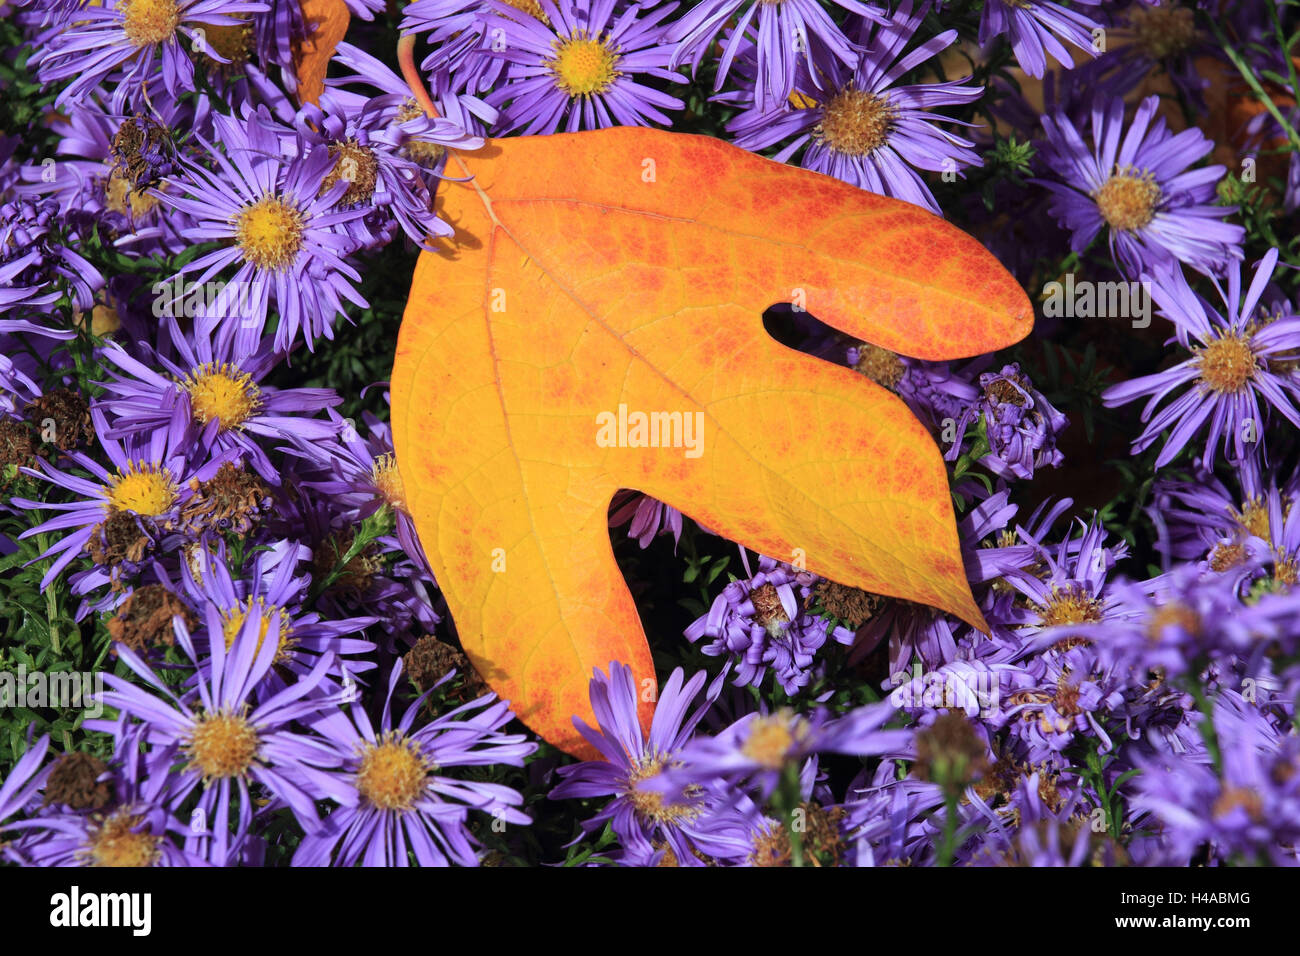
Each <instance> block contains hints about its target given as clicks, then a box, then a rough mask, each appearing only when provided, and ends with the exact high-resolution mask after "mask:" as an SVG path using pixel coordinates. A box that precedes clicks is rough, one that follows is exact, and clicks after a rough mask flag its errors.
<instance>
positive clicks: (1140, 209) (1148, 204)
mask: <svg viewBox="0 0 1300 956" xmlns="http://www.w3.org/2000/svg"><path fill="white" fill-rule="evenodd" d="M1159 105H1160V98H1159V97H1157V96H1149V97H1147V98H1146V99H1145V100H1143V101H1142V104H1141V105H1140V106H1139V107H1138V110H1137V113H1136V114H1135V115H1134V117H1133V121H1132V122H1131V123H1130V124H1129V125H1128V129H1127V131H1125V129H1124V101H1123V100H1122V99H1120V98H1118V97H1116V98H1112V99H1110V100H1109V102H1108V103H1107V104H1106V105H1104V106H1103V105H1101V104H1100V103H1098V104H1095V105H1094V106H1093V108H1092V143H1093V145H1092V149H1091V150H1089V148H1088V146H1087V145H1086V144H1085V143H1084V141H1083V139H1082V138H1081V137H1080V136H1079V133H1078V131H1077V130H1076V129H1075V126H1074V124H1073V123H1072V122H1071V121H1070V120H1069V118H1068V117H1066V116H1065V115H1064V114H1063V113H1056V114H1054V115H1051V116H1044V117H1043V129H1044V131H1045V132H1046V134H1047V139H1046V141H1045V143H1044V144H1043V147H1042V150H1041V151H1040V153H1039V155H1040V156H1041V157H1042V159H1043V162H1044V163H1046V164H1047V167H1048V168H1049V169H1050V170H1051V171H1052V172H1054V173H1055V174H1056V175H1057V176H1059V177H1060V178H1061V180H1062V182H1054V181H1052V180H1035V182H1037V183H1039V184H1040V185H1042V186H1045V187H1046V188H1047V189H1049V190H1051V191H1052V193H1053V194H1054V195H1055V200H1054V202H1053V203H1052V205H1051V207H1050V212H1051V213H1052V215H1053V216H1055V217H1056V219H1057V221H1058V222H1059V223H1060V224H1061V226H1062V227H1063V228H1065V229H1068V230H1070V232H1071V234H1072V235H1071V248H1073V250H1074V251H1075V252H1080V253H1081V252H1083V251H1084V250H1085V249H1087V248H1088V246H1089V245H1090V244H1091V243H1092V241H1093V239H1094V238H1096V236H1097V233H1099V232H1100V231H1101V230H1102V229H1103V228H1105V229H1106V230H1107V234H1108V241H1109V242H1110V251H1111V255H1112V256H1113V257H1114V258H1115V261H1116V262H1117V263H1118V264H1119V265H1120V267H1121V268H1122V269H1124V270H1125V271H1126V272H1128V273H1129V274H1130V275H1131V276H1132V277H1134V278H1136V277H1138V276H1141V275H1143V274H1145V273H1154V272H1157V271H1165V270H1168V269H1170V268H1173V267H1174V266H1175V265H1176V263H1177V262H1179V261H1181V262H1185V263H1188V264H1189V265H1191V266H1192V267H1193V268H1195V269H1198V270H1200V271H1202V272H1207V273H1208V272H1218V271H1221V270H1222V269H1223V268H1224V267H1225V266H1226V265H1227V264H1228V263H1229V262H1231V261H1232V260H1234V259H1240V258H1241V244H1242V241H1243V239H1244V237H1245V230H1243V229H1242V227H1241V226H1237V225H1230V224H1228V223H1226V222H1223V221H1222V220H1223V219H1224V218H1225V217H1227V216H1230V215H1231V214H1232V213H1233V212H1234V209H1233V208H1232V207H1228V206H1216V205H1213V202H1214V198H1215V183H1217V182H1218V181H1219V180H1220V179H1221V178H1222V177H1223V174H1224V167H1222V166H1204V167H1200V168H1197V169H1192V170H1189V169H1188V166H1190V165H1191V164H1192V163H1194V162H1196V161H1197V160H1199V159H1201V158H1203V157H1205V156H1206V155H1208V154H1209V153H1210V151H1211V150H1212V149H1213V148H1214V142H1213V141H1212V140H1210V139H1209V138H1208V137H1207V136H1205V134H1203V133H1202V132H1201V131H1200V130H1198V129H1196V128H1195V127H1193V128H1191V129H1186V130H1183V131H1182V132H1180V133H1171V132H1170V131H1169V129H1168V128H1167V126H1166V125H1165V121H1164V119H1162V118H1160V117H1158V116H1156V110H1157V109H1158V107H1159Z"/></svg>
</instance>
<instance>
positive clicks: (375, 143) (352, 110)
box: [294, 80, 483, 248]
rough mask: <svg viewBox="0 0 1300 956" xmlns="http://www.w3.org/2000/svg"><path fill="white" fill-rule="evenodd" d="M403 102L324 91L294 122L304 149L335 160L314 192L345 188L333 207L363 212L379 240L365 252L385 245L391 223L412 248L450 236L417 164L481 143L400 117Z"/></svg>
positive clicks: (402, 98)
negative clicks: (340, 184)
mask: <svg viewBox="0 0 1300 956" xmlns="http://www.w3.org/2000/svg"><path fill="white" fill-rule="evenodd" d="M372 82H373V80H372ZM409 99H410V96H409V94H408V95H395V94H386V95H383V96H377V97H374V98H371V99H361V98H359V97H357V96H356V95H355V94H352V93H347V92H344V91H341V90H329V91H326V92H325V93H323V94H321V97H320V105H319V106H317V105H313V104H306V105H304V106H303V107H302V109H300V110H299V111H298V114H297V115H296V117H295V120H294V125H295V128H296V129H297V130H298V133H299V134H300V135H301V137H302V140H303V142H304V143H306V144H307V145H308V147H310V146H312V145H317V144H322V143H323V144H325V145H326V147H327V148H328V150H329V153H330V155H331V156H333V157H335V160H334V168H333V169H332V170H331V171H330V173H329V174H328V175H327V176H326V177H325V179H324V181H323V182H322V184H321V188H322V189H329V188H330V187H331V186H333V185H334V183H335V182H337V181H339V180H343V181H346V182H347V183H348V189H347V191H346V192H345V193H344V194H343V195H342V196H340V197H339V199H338V206H339V207H340V208H348V207H361V208H364V209H366V210H367V211H368V215H367V217H366V218H365V219H364V220H362V222H363V223H365V224H368V225H372V226H373V228H374V229H375V231H376V232H377V233H379V235H377V236H375V237H372V238H371V239H370V240H369V241H368V242H367V244H366V245H367V247H368V248H376V247H378V246H381V245H383V244H385V243H386V242H387V240H388V236H387V235H386V227H388V226H389V225H391V222H392V221H394V220H395V221H396V222H397V223H398V224H399V225H400V226H401V227H402V229H403V230H404V231H405V232H406V234H407V235H408V236H409V237H410V238H411V240H412V241H413V242H415V243H417V244H419V245H421V246H424V247H426V248H429V242H430V240H431V239H432V238H433V237H436V236H449V235H451V233H452V228H451V226H449V225H447V224H446V223H445V222H443V221H442V220H440V219H439V218H438V217H437V215H436V214H435V213H434V211H433V188H432V187H434V186H436V179H435V178H434V177H433V176H432V175H431V170H430V169H428V168H426V163H425V162H422V160H426V161H427V158H428V156H429V155H430V154H438V155H442V154H445V152H446V150H448V149H469V150H473V149H478V148H479V147H481V146H482V145H483V139H482V137H479V136H471V135H469V134H468V133H466V132H465V130H463V129H460V128H458V127H456V126H455V125H454V124H452V123H450V122H448V121H447V120H446V119H442V118H438V119H431V118H430V117H428V116H426V115H424V113H423V112H422V111H421V112H418V113H416V115H408V114H409V113H411V112H414V111H412V110H410V109H409V108H408V107H407V106H406V103H407V102H408V100H409Z"/></svg>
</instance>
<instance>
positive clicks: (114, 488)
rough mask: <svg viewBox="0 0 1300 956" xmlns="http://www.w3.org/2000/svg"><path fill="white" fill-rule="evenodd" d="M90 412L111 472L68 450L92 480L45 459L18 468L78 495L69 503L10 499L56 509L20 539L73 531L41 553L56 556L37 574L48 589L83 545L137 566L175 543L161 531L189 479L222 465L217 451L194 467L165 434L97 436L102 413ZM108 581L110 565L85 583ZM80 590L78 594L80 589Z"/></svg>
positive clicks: (176, 543) (202, 477) (166, 526)
mask: <svg viewBox="0 0 1300 956" xmlns="http://www.w3.org/2000/svg"><path fill="white" fill-rule="evenodd" d="M91 417H92V420H94V422H95V427H96V431H97V432H98V433H99V436H100V438H99V442H100V446H101V447H102V448H103V451H104V453H105V454H106V455H107V457H108V460H109V463H110V465H111V466H112V467H113V469H114V471H112V472H109V471H108V469H106V468H105V467H104V466H103V465H101V464H99V462H97V461H95V460H94V459H92V458H91V457H89V456H88V455H86V454H83V453H82V452H79V451H71V452H68V453H67V459H68V464H69V465H74V466H78V467H80V468H82V469H85V470H86V471H88V472H90V474H91V478H82V477H79V476H78V475H76V474H73V473H72V471H71V470H62V469H59V468H56V467H54V466H53V465H50V464H49V463H48V462H46V461H45V460H43V459H42V460H41V461H40V462H39V466H40V469H41V470H40V471H36V470H34V469H31V468H24V469H22V470H23V472H24V473H25V474H28V475H31V476H32V477H33V478H40V479H42V480H45V481H48V482H50V483H51V484H54V485H57V486H58V487H60V488H63V489H65V490H67V491H71V492H72V493H73V494H75V495H77V496H79V497H78V498H77V500H75V501H71V502H67V503H55V502H43V501H31V500H28V499H24V498H15V499H14V504H16V505H17V506H19V507H20V508H28V509H32V510H44V511H57V512H61V513H60V514H58V515H57V516H55V517H53V518H50V519H49V520H48V521H45V522H43V523H41V524H39V525H36V526H35V527H33V528H29V529H28V530H27V531H25V532H23V534H22V535H21V536H20V537H22V538H27V537H30V536H32V535H36V534H47V533H49V532H51V531H70V532H71V533H69V534H65V535H64V536H63V537H61V538H60V539H59V540H57V541H56V542H55V543H54V544H52V545H50V547H49V548H48V549H47V550H46V551H45V552H44V553H43V554H42V555H41V557H42V558H54V561H53V563H52V564H51V565H50V569H49V570H48V571H46V572H45V576H44V577H43V578H42V579H41V587H42V588H45V587H49V586H50V584H51V583H52V582H53V581H54V580H55V579H56V578H57V577H58V576H59V575H60V574H61V573H62V572H63V569H64V568H66V567H67V566H68V565H69V564H70V563H71V562H72V561H73V559H75V558H76V557H78V556H79V555H81V554H83V553H85V552H86V551H87V550H88V549H90V550H92V553H94V554H96V555H98V556H99V559H101V560H105V561H106V562H107V563H109V564H110V565H112V564H116V563H119V562H121V561H123V560H125V561H127V562H128V564H136V563H138V562H139V561H140V560H141V559H142V557H143V555H144V554H145V553H147V551H149V550H152V549H154V548H155V547H161V548H163V549H164V550H168V549H174V548H175V547H178V546H179V544H180V542H179V540H178V536H174V535H173V536H171V537H170V538H169V537H168V535H167V532H168V531H169V530H170V529H171V528H172V527H174V523H175V521H176V519H177V516H178V513H179V508H180V506H181V505H182V504H183V503H184V501H185V500H186V499H187V498H188V497H189V496H190V495H191V494H192V493H193V492H192V489H191V488H190V482H191V481H196V482H197V481H204V480H207V479H208V478H210V477H212V475H214V474H215V473H216V471H217V469H218V468H219V467H220V466H221V465H222V464H224V463H225V459H224V458H221V457H217V458H213V459H212V460H211V461H209V462H208V463H207V464H205V465H204V466H203V467H202V468H199V469H194V468H193V467H191V466H190V464H189V463H188V462H187V460H186V457H185V455H183V454H181V453H179V452H177V451H174V450H173V449H172V448H171V447H170V446H169V445H168V444H167V435H166V433H165V432H163V431H161V430H160V431H155V432H153V433H152V434H151V435H150V436H149V439H148V441H147V442H145V443H136V442H128V443H121V442H118V441H115V440H113V439H110V438H104V437H103V430H104V429H106V428H107V427H108V426H107V422H106V421H105V420H104V418H103V415H102V413H100V412H99V411H98V410H97V409H95V408H92V409H91ZM109 581H110V577H109V573H108V571H106V570H105V569H103V568H99V569H96V572H95V573H94V575H93V577H92V580H91V582H90V586H95V587H97V586H100V585H102V584H107V583H109ZM81 590H82V593H84V590H85V588H82V589H81Z"/></svg>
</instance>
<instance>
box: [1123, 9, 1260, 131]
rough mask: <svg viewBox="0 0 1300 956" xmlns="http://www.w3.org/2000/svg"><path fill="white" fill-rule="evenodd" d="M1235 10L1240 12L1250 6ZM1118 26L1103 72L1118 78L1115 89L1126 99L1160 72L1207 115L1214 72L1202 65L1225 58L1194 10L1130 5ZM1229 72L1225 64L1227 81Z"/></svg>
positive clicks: (1222, 72) (1221, 70) (1224, 75)
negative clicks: (1207, 95)
mask: <svg viewBox="0 0 1300 956" xmlns="http://www.w3.org/2000/svg"><path fill="white" fill-rule="evenodd" d="M1201 6H1204V4H1201ZM1233 6H1234V7H1237V8H1238V9H1241V8H1243V7H1249V6H1250V4H1233ZM1261 19H1263V20H1265V21H1266V20H1267V17H1261ZM1118 21H1119V22H1118V25H1117V26H1116V27H1114V28H1111V29H1110V30H1108V31H1107V36H1108V40H1109V41H1110V42H1111V43H1112V44H1113V45H1114V49H1113V50H1111V51H1110V52H1108V53H1106V54H1105V55H1104V56H1103V57H1102V59H1103V60H1104V61H1106V63H1105V64H1104V68H1105V69H1107V70H1108V71H1110V72H1111V73H1112V74H1113V76H1114V81H1113V85H1112V88H1113V89H1115V91H1116V92H1117V93H1120V94H1125V93H1127V92H1129V90H1131V89H1133V88H1134V87H1136V86H1138V85H1139V84H1141V83H1142V81H1143V80H1144V79H1146V78H1147V77H1149V76H1150V75H1151V74H1152V73H1154V72H1155V71H1156V70H1157V69H1159V70H1162V71H1163V72H1164V73H1165V74H1166V75H1168V77H1169V79H1170V81H1172V83H1173V85H1174V88H1175V89H1177V90H1178V91H1179V92H1180V93H1182V94H1183V96H1185V97H1186V98H1187V101H1188V102H1189V103H1191V104H1192V105H1193V106H1194V107H1196V109H1197V110H1198V111H1205V110H1207V106H1206V103H1205V95H1204V94H1205V90H1206V89H1208V88H1209V86H1210V83H1211V79H1212V76H1211V74H1212V73H1213V72H1214V70H1213V69H1208V70H1207V69H1206V65H1205V62H1204V60H1205V58H1206V57H1217V58H1219V59H1221V60H1222V59H1224V57H1223V52H1222V50H1220V49H1219V48H1218V45H1217V44H1216V43H1214V41H1213V38H1212V37H1211V36H1210V34H1208V33H1202V32H1201V31H1199V30H1198V29H1197V27H1196V11H1195V10H1193V9H1192V8H1191V5H1190V4H1184V3H1180V2H1178V0H1161V3H1160V4H1158V5H1154V4H1149V3H1132V4H1130V5H1129V7H1128V9H1127V10H1125V11H1124V12H1123V13H1122V14H1120V15H1119V17H1118ZM1227 71H1228V65H1227V63H1226V61H1225V62H1224V64H1223V66H1222V67H1221V68H1220V70H1219V72H1220V73H1221V74H1222V75H1223V77H1224V78H1225V79H1226V78H1227V75H1228V72H1227Z"/></svg>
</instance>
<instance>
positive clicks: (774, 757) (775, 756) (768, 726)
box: [740, 710, 806, 770]
mask: <svg viewBox="0 0 1300 956" xmlns="http://www.w3.org/2000/svg"><path fill="white" fill-rule="evenodd" d="M805 733H806V726H805V724H804V722H803V720H801V719H799V718H793V717H792V716H791V714H790V712H789V711H788V710H780V711H777V712H776V713H775V714H771V715H769V716H767V717H756V718H754V722H753V723H752V724H751V725H750V728H749V736H748V737H746V738H745V743H744V746H742V747H741V748H740V751H741V753H743V754H744V755H745V756H746V757H748V758H749V759H750V760H752V761H754V762H755V763H756V764H758V765H759V766H760V767H765V768H767V769H768V770H780V769H781V768H782V767H783V766H785V761H786V758H787V756H788V755H789V753H790V749H791V748H792V747H793V746H794V744H795V741H796V740H797V739H799V738H802V737H803V736H804V734H805Z"/></svg>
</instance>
